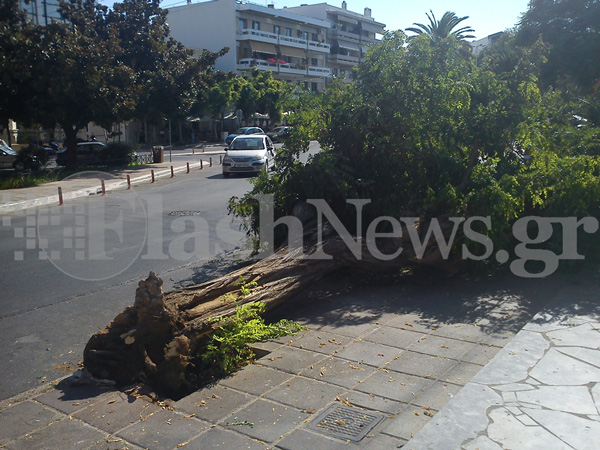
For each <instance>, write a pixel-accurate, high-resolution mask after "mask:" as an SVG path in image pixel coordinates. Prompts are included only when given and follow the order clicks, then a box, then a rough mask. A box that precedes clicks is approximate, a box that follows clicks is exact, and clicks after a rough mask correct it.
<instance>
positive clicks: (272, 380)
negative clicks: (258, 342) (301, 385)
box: [219, 364, 293, 395]
mask: <svg viewBox="0 0 600 450" xmlns="http://www.w3.org/2000/svg"><path fill="white" fill-rule="evenodd" d="M292 376H293V375H291V374H289V373H286V372H281V371H279V370H275V369H270V368H268V367H263V366H259V365H256V364H249V365H247V366H245V367H244V368H242V369H240V370H238V371H237V372H235V373H234V374H232V375H230V376H229V377H227V378H224V379H222V380H221V381H219V384H220V385H223V386H228V387H232V388H235V389H237V390H240V391H245V392H248V393H250V394H254V395H263V394H264V393H265V392H267V391H270V390H271V389H273V388H274V387H275V386H277V385H279V384H281V383H283V382H284V381H287V380H289V379H290V378H291V377H292Z"/></svg>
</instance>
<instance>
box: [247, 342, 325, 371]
mask: <svg viewBox="0 0 600 450" xmlns="http://www.w3.org/2000/svg"><path fill="white" fill-rule="evenodd" d="M322 359H325V355H323V354H321V353H315V352H311V351H308V350H302V349H299V348H292V347H280V348H278V349H277V350H275V351H273V352H272V353H269V354H268V355H267V356H265V357H263V358H261V359H259V360H257V361H256V362H257V364H260V365H263V366H267V367H272V368H275V369H279V370H282V371H284V372H288V373H293V374H298V373H300V372H302V371H303V370H304V369H307V368H309V367H310V366H311V365H313V364H316V363H317V362H319V361H320V360H322Z"/></svg>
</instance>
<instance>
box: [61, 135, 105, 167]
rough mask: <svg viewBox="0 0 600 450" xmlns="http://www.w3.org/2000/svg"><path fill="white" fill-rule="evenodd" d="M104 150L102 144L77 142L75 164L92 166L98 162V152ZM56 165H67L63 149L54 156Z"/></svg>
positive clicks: (65, 151) (65, 152) (65, 153)
mask: <svg viewBox="0 0 600 450" xmlns="http://www.w3.org/2000/svg"><path fill="white" fill-rule="evenodd" d="M104 149H106V145H105V144H103V143H102V142H96V141H90V142H78V143H77V164H79V165H82V166H85V165H94V164H98V162H99V160H100V152H102V151H103V150H104ZM56 164H57V165H59V166H66V165H67V149H66V148H65V149H63V150H62V151H59V152H58V153H57V154H56Z"/></svg>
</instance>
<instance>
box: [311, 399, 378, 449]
mask: <svg viewBox="0 0 600 450" xmlns="http://www.w3.org/2000/svg"><path fill="white" fill-rule="evenodd" d="M382 420H383V416H382V415H381V414H375V413H372V412H367V411H363V410H361V409H357V408H350V407H348V406H341V405H332V406H330V407H329V408H327V410H326V411H324V412H323V413H322V414H320V415H319V417H317V418H316V419H315V420H313V421H312V422H311V423H310V424H309V425H308V428H310V429H312V430H316V431H318V432H320V433H322V434H327V435H330V436H334V437H339V438H342V439H349V440H351V441H354V442H358V441H360V440H361V439H362V438H364V437H365V436H366V435H367V433H368V432H369V431H371V430H372V429H373V428H375V426H376V425H377V424H378V423H379V422H381V421H382Z"/></svg>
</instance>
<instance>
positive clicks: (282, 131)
mask: <svg viewBox="0 0 600 450" xmlns="http://www.w3.org/2000/svg"><path fill="white" fill-rule="evenodd" d="M293 129H294V127H288V126H282V127H276V128H274V129H272V130H271V131H269V132H268V133H267V136H269V137H270V138H271V140H272V141H273V142H283V141H285V139H286V138H287V137H289V135H290V134H292V130H293Z"/></svg>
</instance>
